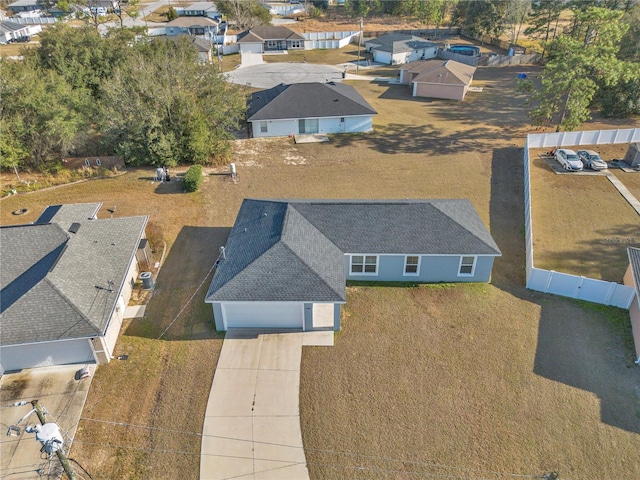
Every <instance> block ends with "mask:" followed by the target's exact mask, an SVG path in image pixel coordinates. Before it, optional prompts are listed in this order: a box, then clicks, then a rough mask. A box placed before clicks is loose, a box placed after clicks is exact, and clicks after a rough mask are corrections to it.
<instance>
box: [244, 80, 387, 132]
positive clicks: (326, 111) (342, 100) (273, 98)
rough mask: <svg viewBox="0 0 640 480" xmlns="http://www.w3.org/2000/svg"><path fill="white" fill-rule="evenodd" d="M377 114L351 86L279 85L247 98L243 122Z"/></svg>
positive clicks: (334, 84) (318, 84)
mask: <svg viewBox="0 0 640 480" xmlns="http://www.w3.org/2000/svg"><path fill="white" fill-rule="evenodd" d="M376 113H377V112H376V111H375V110H374V109H373V108H372V107H371V105H369V103H368V102H367V101H366V100H365V99H364V98H363V97H362V95H360V94H359V93H358V92H357V90H356V89H355V88H353V87H352V86H351V85H344V84H342V83H333V82H330V83H294V84H292V85H285V84H280V85H276V86H275V87H273V88H269V89H267V90H262V91H260V92H256V93H254V94H253V95H251V99H250V100H249V107H248V109H247V120H248V121H250V122H254V121H258V120H278V119H280V120H282V119H292V118H294V119H295V118H322V117H346V116H352V115H375V114H376Z"/></svg>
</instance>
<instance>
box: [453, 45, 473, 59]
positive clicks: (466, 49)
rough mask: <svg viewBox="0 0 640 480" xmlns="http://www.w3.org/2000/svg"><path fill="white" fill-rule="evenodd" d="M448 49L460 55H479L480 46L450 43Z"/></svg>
mask: <svg viewBox="0 0 640 480" xmlns="http://www.w3.org/2000/svg"><path fill="white" fill-rule="evenodd" d="M449 51H450V52H453V53H459V54H460V55H468V56H469V57H479V56H480V47H474V46H473V45H452V46H450V47H449Z"/></svg>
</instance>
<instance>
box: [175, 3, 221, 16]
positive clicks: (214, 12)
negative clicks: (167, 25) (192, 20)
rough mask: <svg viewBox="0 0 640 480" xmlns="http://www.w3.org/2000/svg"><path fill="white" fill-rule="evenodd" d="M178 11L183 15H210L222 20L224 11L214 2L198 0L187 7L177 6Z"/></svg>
mask: <svg viewBox="0 0 640 480" xmlns="http://www.w3.org/2000/svg"><path fill="white" fill-rule="evenodd" d="M176 13H177V14H178V15H179V16H181V17H208V18H213V19H214V20H220V19H221V18H222V13H220V12H219V11H218V7H216V4H215V3H213V2H196V3H192V4H191V5H188V6H186V7H176Z"/></svg>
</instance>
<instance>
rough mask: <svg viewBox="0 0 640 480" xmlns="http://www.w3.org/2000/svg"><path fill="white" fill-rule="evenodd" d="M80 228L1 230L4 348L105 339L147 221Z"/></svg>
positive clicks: (0, 320) (112, 221)
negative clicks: (25, 344)
mask: <svg viewBox="0 0 640 480" xmlns="http://www.w3.org/2000/svg"><path fill="white" fill-rule="evenodd" d="M92 205H94V206H95V204H92ZM87 207H88V206H87ZM54 218H55V216H54ZM77 223H79V224H80V228H79V230H78V231H77V233H70V232H67V231H65V230H64V229H63V228H62V225H60V224H57V223H52V224H34V225H22V226H8V227H1V228H0V241H1V243H0V246H1V248H0V261H1V263H2V269H1V280H2V291H1V293H0V298H2V302H1V307H0V328H1V334H0V337H1V338H0V343H1V344H2V345H14V344H20V343H31V342H41V341H48V340H58V339H65V338H77V337H89V336H94V335H101V334H104V332H105V330H106V328H107V325H108V321H109V319H110V318H111V315H112V312H113V309H114V308H115V305H116V302H117V300H118V296H119V292H120V290H121V288H122V286H123V283H124V281H125V280H126V275H127V272H128V269H129V266H130V265H131V262H132V261H133V260H134V255H135V253H136V250H137V247H138V243H139V241H140V238H141V236H142V233H143V232H144V228H145V226H146V223H147V217H145V216H138V217H125V218H112V219H102V220H87V217H83V218H79V219H77ZM110 281H111V282H113V284H112V288H110V287H109V282H110ZM110 290H111V291H110Z"/></svg>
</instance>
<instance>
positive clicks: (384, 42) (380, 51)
mask: <svg viewBox="0 0 640 480" xmlns="http://www.w3.org/2000/svg"><path fill="white" fill-rule="evenodd" d="M365 49H366V50H367V51H368V52H370V53H371V55H372V56H373V61H374V62H378V63H385V64H387V65H402V64H404V63H408V62H413V61H416V60H426V59H429V58H435V57H437V56H438V45H437V44H435V43H433V42H429V41H427V40H425V39H424V38H420V37H416V36H415V35H407V34H404V33H387V34H385V35H382V36H380V37H378V38H373V39H371V40H367V41H366V42H365Z"/></svg>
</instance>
